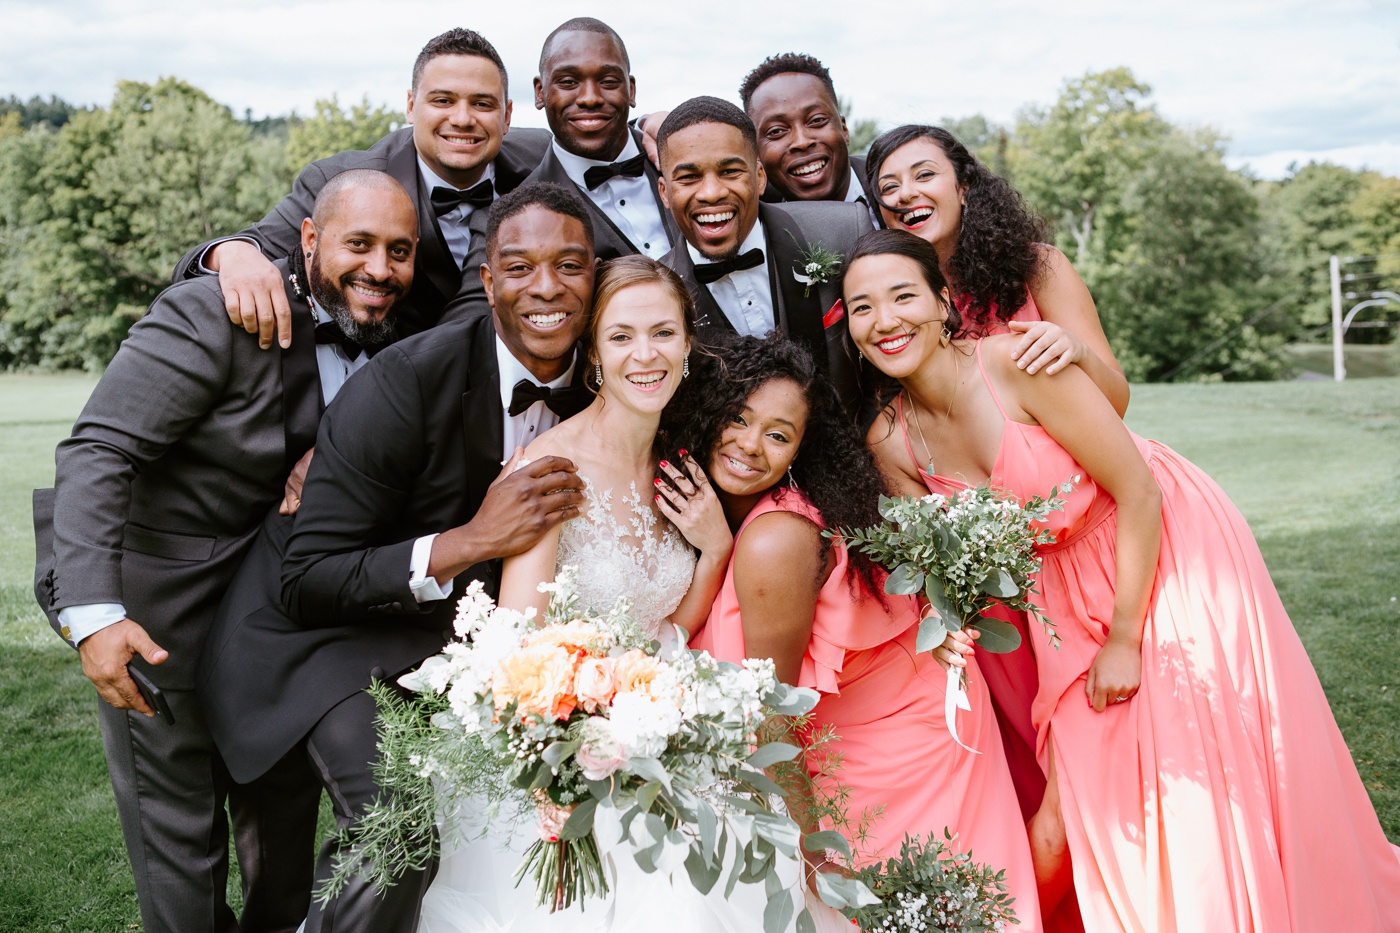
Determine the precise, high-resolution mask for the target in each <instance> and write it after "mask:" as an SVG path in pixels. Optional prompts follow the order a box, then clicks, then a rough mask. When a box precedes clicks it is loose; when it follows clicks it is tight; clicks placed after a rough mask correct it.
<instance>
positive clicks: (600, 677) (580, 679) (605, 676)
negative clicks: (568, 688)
mask: <svg viewBox="0 0 1400 933" xmlns="http://www.w3.org/2000/svg"><path fill="white" fill-rule="evenodd" d="M613 666H614V665H613V660H612V658H584V659H583V661H582V663H580V664H579V666H578V673H577V674H576V675H575V677H574V693H575V694H577V695H578V701H579V705H580V706H582V707H583V708H584V709H586V710H588V711H589V712H590V713H594V712H597V711H598V707H600V706H607V705H608V704H609V703H611V702H612V698H613V694H614V693H616V692H617V677H616V676H615V675H614V673H613Z"/></svg>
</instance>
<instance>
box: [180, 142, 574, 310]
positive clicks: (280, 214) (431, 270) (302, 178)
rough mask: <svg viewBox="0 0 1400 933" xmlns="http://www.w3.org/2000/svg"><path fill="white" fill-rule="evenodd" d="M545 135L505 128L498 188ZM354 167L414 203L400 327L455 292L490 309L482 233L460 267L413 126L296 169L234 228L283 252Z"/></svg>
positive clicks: (542, 146) (512, 180)
mask: <svg viewBox="0 0 1400 933" xmlns="http://www.w3.org/2000/svg"><path fill="white" fill-rule="evenodd" d="M550 138H551V137H550V135H549V131H548V130H541V129H530V128H524V129H517V130H511V131H510V132H509V133H507V134H506V137H505V139H504V140H503V141H502V143H501V151H500V153H499V154H498V155H497V156H496V158H495V160H494V161H493V163H492V165H493V167H494V169H495V173H496V193H497V195H501V194H505V193H507V192H510V191H514V190H515V189H516V188H517V187H518V186H519V185H520V183H521V182H523V181H524V180H525V176H527V175H529V174H530V172H531V171H533V170H534V168H535V166H536V165H538V164H539V162H540V158H541V157H542V156H543V155H544V153H545V150H547V149H548V148H549V141H550ZM356 168H370V169H377V170H378V171H381V172H386V173H388V174H389V175H392V176H393V177H394V178H396V179H397V180H398V181H399V183H400V184H402V185H403V186H404V190H405V191H407V192H408V195H409V197H411V198H412V199H413V206H414V208H415V209H416V210H417V211H418V254H417V256H416V257H415V259H414V264H413V269H414V272H413V289H412V291H410V292H409V296H408V305H407V306H403V305H401V306H400V307H399V310H398V312H397V313H398V320H399V331H400V332H401V333H404V334H412V333H417V332H418V331H421V330H424V329H425V328H428V327H432V326H433V325H435V324H437V323H438V322H439V321H440V320H443V309H444V308H445V307H446V306H447V304H448V302H450V301H452V300H453V298H454V297H459V298H460V299H461V300H460V301H457V302H454V303H453V307H454V309H460V313H461V314H463V315H465V314H468V313H472V312H475V311H480V310H489V309H488V307H487V305H486V292H485V289H484V288H483V287H482V285H481V275H480V271H479V270H480V269H481V264H482V262H484V261H485V256H486V253H485V242H484V236H482V237H478V236H473V237H472V251H471V252H470V253H469V254H468V255H467V259H466V261H465V262H464V263H463V264H462V267H461V268H458V266H457V261H456V260H455V259H453V258H452V252H451V251H450V250H449V249H448V248H447V243H446V241H444V240H443V238H442V231H441V229H440V228H439V227H438V222H437V216H436V215H435V214H434V213H433V206H432V201H431V197H432V192H431V191H429V190H428V186H427V184H426V183H424V181H423V179H422V177H421V176H420V175H419V172H418V150H417V149H416V148H414V145H413V127H411V126H406V127H404V128H403V129H400V130H395V131H394V132H392V133H390V134H389V135H388V136H385V137H384V138H383V139H381V140H380V141H379V142H377V143H375V144H374V145H373V146H371V147H370V148H369V149H363V150H361V149H354V150H348V151H346V152H338V153H336V154H335V155H333V156H327V157H326V158H324V159H321V160H319V161H316V162H312V163H311V164H310V165H308V166H307V167H306V168H304V169H302V171H301V174H300V175H298V176H297V180H296V184H294V185H293V186H292V193H291V194H289V195H287V196H286V197H285V198H283V199H282V201H281V202H280V203H279V204H278V205H277V206H276V207H274V208H273V209H272V210H271V211H269V212H268V214H267V216H266V217H264V218H263V219H262V220H260V221H258V222H257V223H255V224H253V226H251V227H249V228H248V229H247V230H244V231H242V232H240V233H239V234H237V236H241V237H249V238H251V239H253V240H255V241H257V243H258V245H259V246H260V247H261V248H262V251H263V253H264V254H265V255H266V256H267V257H268V258H269V259H274V260H275V259H284V258H286V257H287V256H288V255H290V254H291V252H292V251H293V250H295V249H297V248H298V244H299V243H300V242H301V222H302V220H304V219H305V218H307V217H310V216H311V208H312V207H313V206H314V205H315V203H316V195H317V194H319V193H320V191H321V189H322V188H324V187H325V186H326V182H328V181H330V180H331V178H333V177H335V176H336V175H339V174H340V173H341V172H347V171H349V170H350V169H356ZM477 215H480V218H479V220H480V223H479V225H474V226H473V229H474V230H475V229H476V228H477V226H479V227H480V230H479V232H481V233H483V234H484V232H485V212H484V211H475V212H473V218H474V219H477ZM222 239H229V238H228V237H221V238H220V239H218V240H210V241H208V242H206V243H201V244H199V245H198V246H196V247H195V248H194V249H192V250H190V251H189V252H188V253H186V254H185V255H184V256H182V257H181V258H180V261H179V262H178V263H176V264H175V274H174V280H175V281H177V282H179V281H182V280H184V279H187V278H192V277H195V276H198V275H200V272H199V258H200V256H202V255H203V254H204V251H205V250H206V249H208V248H209V247H210V246H212V245H213V244H215V243H217V242H220V240H222Z"/></svg>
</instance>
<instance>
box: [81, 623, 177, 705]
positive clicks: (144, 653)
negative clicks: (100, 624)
mask: <svg viewBox="0 0 1400 933" xmlns="http://www.w3.org/2000/svg"><path fill="white" fill-rule="evenodd" d="M138 654H139V655H140V656H141V657H143V658H145V659H146V663H148V664H162V663H164V662H165V659H166V658H168V657H169V656H170V653H169V652H168V651H166V650H165V649H164V648H162V647H161V646H160V645H157V644H156V643H155V642H154V641H152V640H151V636H149V635H147V634H146V630H145V629H144V628H142V627H141V626H140V625H137V624H136V623H135V622H133V621H131V620H130V619H122V620H121V621H120V622H117V623H114V624H112V625H109V626H107V627H106V628H103V629H99V630H98V631H96V632H93V633H92V634H91V635H89V636H88V637H87V638H84V639H83V640H82V641H81V642H80V643H79V644H78V656H79V657H80V658H82V661H83V674H85V675H86V676H87V679H88V680H90V681H92V684H93V686H94V687H96V688H97V695H98V696H100V697H101V698H102V699H103V701H104V702H106V703H108V704H109V705H111V706H112V707H114V708H116V709H134V710H136V712H138V713H140V714H141V715H143V716H154V715H155V710H153V709H151V708H150V707H149V706H147V705H146V701H145V700H144V699H143V698H142V697H141V692H140V691H139V690H137V689H136V684H135V682H134V681H132V679H131V677H130V675H128V674H127V672H126V666H127V664H128V663H130V661H131V659H132V658H134V657H135V656H136V655H138Z"/></svg>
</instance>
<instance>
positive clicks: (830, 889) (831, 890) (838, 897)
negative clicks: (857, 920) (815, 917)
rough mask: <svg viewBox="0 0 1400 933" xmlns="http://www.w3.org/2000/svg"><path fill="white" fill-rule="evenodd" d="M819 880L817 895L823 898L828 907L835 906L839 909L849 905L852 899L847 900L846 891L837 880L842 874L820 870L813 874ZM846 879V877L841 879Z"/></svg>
mask: <svg viewBox="0 0 1400 933" xmlns="http://www.w3.org/2000/svg"><path fill="white" fill-rule="evenodd" d="M812 877H813V878H814V879H815V880H816V882H817V896H818V897H820V898H821V899H822V903H823V904H826V905H827V906H828V907H835V908H836V909H837V910H841V909H842V908H844V907H846V906H848V905H849V904H850V901H848V900H846V893H845V892H844V891H843V890H842V889H841V886H840V885H838V884H836V882H835V880H833V879H837V878H841V876H840V875H833V874H831V873H830V872H825V871H819V872H816V873H815V874H814V875H813V876H812ZM841 880H843V881H844V880H845V879H841Z"/></svg>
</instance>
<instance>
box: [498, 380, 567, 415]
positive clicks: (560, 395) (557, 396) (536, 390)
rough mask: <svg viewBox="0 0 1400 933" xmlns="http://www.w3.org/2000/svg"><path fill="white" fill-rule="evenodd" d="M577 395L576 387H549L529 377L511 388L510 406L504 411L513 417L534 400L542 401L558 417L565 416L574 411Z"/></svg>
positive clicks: (533, 402) (534, 401)
mask: <svg viewBox="0 0 1400 933" xmlns="http://www.w3.org/2000/svg"><path fill="white" fill-rule="evenodd" d="M578 395H579V392H578V389H576V388H575V387H573V386H560V387H559V388H557V389H551V388H550V387H549V386H541V385H535V383H533V382H531V381H530V380H529V379H521V380H520V381H519V382H517V383H516V384H515V388H514V389H512V390H511V393H510V406H509V407H508V408H506V411H507V412H509V413H510V415H511V417H512V418H513V417H515V416H516V415H518V414H520V413H521V412H523V411H524V410H525V409H527V408H529V407H530V406H531V405H533V404H535V403H536V402H544V403H545V406H546V407H548V408H549V410H550V411H552V412H554V413H555V414H556V415H558V416H559V417H560V418H567V417H568V416H569V415H572V414H574V412H575V411H576V404H577V402H578Z"/></svg>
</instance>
